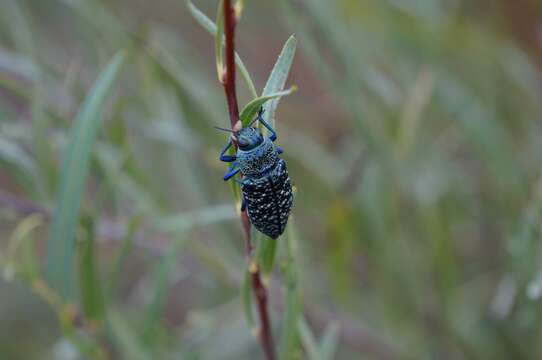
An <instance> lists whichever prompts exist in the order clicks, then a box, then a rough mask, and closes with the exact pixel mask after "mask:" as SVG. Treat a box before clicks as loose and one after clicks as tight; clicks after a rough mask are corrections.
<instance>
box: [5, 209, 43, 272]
mask: <svg viewBox="0 0 542 360" xmlns="http://www.w3.org/2000/svg"><path fill="white" fill-rule="evenodd" d="M43 222H44V219H43V216H42V215H40V214H33V215H30V216H28V217H26V218H24V219H23V220H22V221H21V222H20V223H19V224H18V225H17V226H16V227H15V230H13V233H12V234H11V236H10V237H9V240H8V248H7V255H6V258H5V259H2V265H3V267H4V269H3V271H4V278H5V279H6V280H10V279H11V277H12V276H13V275H14V274H15V272H17V273H18V272H21V273H22V274H23V276H25V277H26V279H27V280H30V281H33V280H34V279H35V278H36V277H37V275H38V272H37V268H38V261H37V259H36V257H35V256H33V255H34V254H33V253H34V244H33V243H32V242H31V241H30V239H28V237H29V236H30V234H31V233H32V232H33V231H34V230H35V229H37V228H38V227H39V226H41V225H42V224H43ZM26 243H28V244H26ZM20 248H22V251H23V256H24V262H23V267H22V268H21V267H20V266H19V265H20V264H21V261H20V260H19V259H18V257H17V255H18V253H19V249H20ZM31 255H32V256H31Z"/></svg>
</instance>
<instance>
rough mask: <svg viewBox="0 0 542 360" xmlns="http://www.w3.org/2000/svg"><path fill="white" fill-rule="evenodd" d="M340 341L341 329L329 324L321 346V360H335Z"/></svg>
mask: <svg viewBox="0 0 542 360" xmlns="http://www.w3.org/2000/svg"><path fill="white" fill-rule="evenodd" d="M338 341H339V327H338V326H337V324H334V323H332V324H329V325H328V326H327V327H326V331H325V332H324V336H323V337H322V342H321V344H320V359H321V360H333V359H334V358H335V352H336V351H337V344H338Z"/></svg>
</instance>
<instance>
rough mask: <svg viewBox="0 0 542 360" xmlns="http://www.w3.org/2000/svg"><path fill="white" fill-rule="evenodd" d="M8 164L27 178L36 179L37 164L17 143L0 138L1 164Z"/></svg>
mask: <svg viewBox="0 0 542 360" xmlns="http://www.w3.org/2000/svg"><path fill="white" fill-rule="evenodd" d="M2 162H4V163H8V164H10V165H11V166H13V167H14V168H15V169H17V170H18V171H20V172H22V173H23V174H24V175H25V176H27V177H29V178H31V179H34V177H35V176H36V164H35V162H34V159H32V158H31V157H30V156H28V154H27V153H26V152H25V151H24V150H23V148H22V147H20V146H19V145H18V144H17V143H15V142H13V141H11V140H9V139H7V138H5V137H2V136H0V163H2Z"/></svg>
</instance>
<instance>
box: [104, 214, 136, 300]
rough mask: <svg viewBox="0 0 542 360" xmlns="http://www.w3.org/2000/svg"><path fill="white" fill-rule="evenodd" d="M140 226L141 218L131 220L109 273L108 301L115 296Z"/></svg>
mask: <svg viewBox="0 0 542 360" xmlns="http://www.w3.org/2000/svg"><path fill="white" fill-rule="evenodd" d="M140 225H141V218H140V217H137V216H134V217H132V219H131V220H130V222H129V224H128V230H127V231H126V235H125V236H124V238H123V239H122V242H121V245H120V247H119V249H118V250H117V254H116V256H115V261H114V263H113V266H112V268H111V271H110V272H109V282H108V284H107V298H108V299H111V298H112V297H113V296H114V295H115V291H116V288H117V282H118V280H119V278H120V275H121V272H122V268H123V266H124V263H125V262H126V259H127V258H128V255H129V254H130V252H131V251H132V248H133V243H134V237H135V234H136V232H137V230H138V229H139V227H140Z"/></svg>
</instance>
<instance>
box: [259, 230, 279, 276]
mask: <svg viewBox="0 0 542 360" xmlns="http://www.w3.org/2000/svg"><path fill="white" fill-rule="evenodd" d="M277 245H278V240H274V239H271V238H270V237H268V236H264V235H263V234H261V235H260V241H259V250H260V251H259V254H258V258H259V263H260V269H261V271H262V274H263V275H264V276H268V275H269V274H270V273H271V272H272V271H273V268H274V266H275V258H276V254H277Z"/></svg>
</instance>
